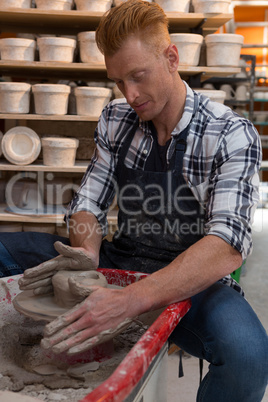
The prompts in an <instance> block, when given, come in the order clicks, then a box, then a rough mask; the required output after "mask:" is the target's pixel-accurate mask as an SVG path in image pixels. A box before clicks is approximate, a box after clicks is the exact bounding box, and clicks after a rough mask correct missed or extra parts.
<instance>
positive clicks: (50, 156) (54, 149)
mask: <svg viewBox="0 0 268 402" xmlns="http://www.w3.org/2000/svg"><path fill="white" fill-rule="evenodd" d="M41 143H42V148H43V163H44V165H46V166H73V165H74V163H75V157H76V151H77V148H78V145H79V140H78V139H76V138H60V137H43V138H42V139H41Z"/></svg>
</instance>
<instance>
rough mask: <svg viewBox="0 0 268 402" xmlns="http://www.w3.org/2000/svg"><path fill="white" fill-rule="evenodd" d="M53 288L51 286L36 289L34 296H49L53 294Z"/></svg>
mask: <svg viewBox="0 0 268 402" xmlns="http://www.w3.org/2000/svg"><path fill="white" fill-rule="evenodd" d="M53 291H54V290H53V286H52V285H51V286H42V287H41V288H36V289H34V291H33V294H34V295H35V296H38V295H47V294H49V293H53Z"/></svg>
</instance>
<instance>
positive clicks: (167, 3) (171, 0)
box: [155, 0, 190, 13]
mask: <svg viewBox="0 0 268 402" xmlns="http://www.w3.org/2000/svg"><path fill="white" fill-rule="evenodd" d="M155 2H156V3H158V4H159V5H160V7H162V8H163V10H164V11H167V12H179V13H188V12H189V9H190V0H180V1H178V0H156V1H155Z"/></svg>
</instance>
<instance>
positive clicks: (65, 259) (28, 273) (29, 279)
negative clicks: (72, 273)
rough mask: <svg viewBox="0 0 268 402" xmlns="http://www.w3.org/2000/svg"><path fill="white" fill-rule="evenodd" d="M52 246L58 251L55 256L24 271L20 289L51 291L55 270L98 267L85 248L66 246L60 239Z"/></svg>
mask: <svg viewBox="0 0 268 402" xmlns="http://www.w3.org/2000/svg"><path fill="white" fill-rule="evenodd" d="M54 247H55V249H56V251H57V252H58V253H59V255H58V256H57V257H55V258H52V259H51V260H48V261H45V262H43V263H42V264H39V265H37V266H36V267H33V268H29V269H27V270H25V271H24V274H23V277H22V278H20V279H19V287H20V289H21V290H31V289H32V290H33V293H34V294H35V295H38V294H46V293H51V292H52V291H53V287H52V276H53V275H54V274H55V273H56V272H57V271H61V270H85V271H89V270H96V269H97V268H98V266H97V262H96V259H95V258H93V257H91V256H90V255H89V254H87V253H86V250H85V249H82V248H80V247H71V246H67V245H65V244H63V243H61V242H60V241H57V242H55V243H54Z"/></svg>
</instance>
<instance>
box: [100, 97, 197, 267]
mask: <svg viewBox="0 0 268 402" xmlns="http://www.w3.org/2000/svg"><path fill="white" fill-rule="evenodd" d="M196 109H197V101H196V98H195V107H194V113H195V111H196ZM193 116H194V114H193ZM192 119H193V117H192ZM191 122H192V120H191ZM191 122H190V123H189V124H188V126H187V127H186V128H185V129H184V130H183V131H182V132H181V133H180V134H179V136H178V139H177V142H176V151H175V155H174V157H173V158H172V159H171V166H170V170H168V171H166V172H151V171H144V170H136V169H131V168H127V167H126V166H125V164H124V160H125V157H126V155H127V152H128V149H129V147H130V144H131V142H132V139H133V137H134V135H135V132H136V130H137V126H136V125H135V127H133V129H132V130H131V132H130V133H129V135H128V136H127V138H126V141H125V143H124V144H123V146H122V149H121V151H120V154H119V158H118V165H117V169H116V176H117V184H118V188H119V191H118V194H117V201H118V206H119V214H118V231H117V232H116V233H115V235H114V237H113V241H112V242H107V241H104V242H103V245H102V248H101V253H103V254H104V255H105V257H106V261H108V260H109V261H110V262H111V264H110V265H111V267H112V268H119V269H127V270H132V271H141V272H146V273H152V272H154V271H157V270H158V269H160V268H163V267H164V266H166V265H167V264H168V263H170V262H171V261H173V260H174V258H176V257H177V256H178V255H179V254H180V253H182V252H183V251H185V250H186V249H187V248H188V247H190V246H191V245H192V244H194V243H195V242H197V241H198V240H199V239H201V238H202V237H203V236H204V230H203V226H204V210H201V206H200V204H199V202H198V201H197V200H196V199H195V197H194V196H193V193H192V192H191V190H190V189H189V187H188V185H187V183H186V182H185V180H184V177H183V174H182V168H183V156H184V152H185V150H186V139H187V135H188V132H189V129H190V124H191ZM104 260H105V259H104ZM107 265H108V264H107ZM107 267H108V266H107Z"/></svg>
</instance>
